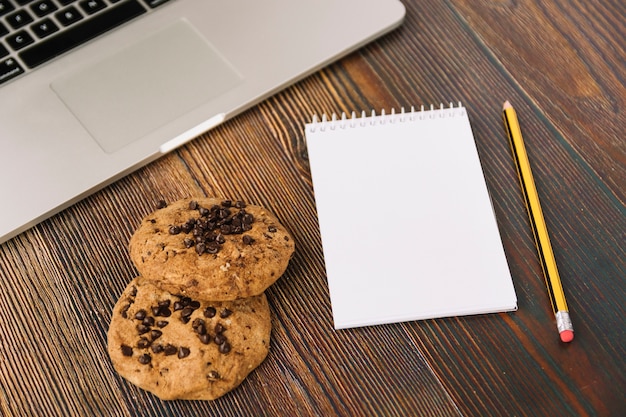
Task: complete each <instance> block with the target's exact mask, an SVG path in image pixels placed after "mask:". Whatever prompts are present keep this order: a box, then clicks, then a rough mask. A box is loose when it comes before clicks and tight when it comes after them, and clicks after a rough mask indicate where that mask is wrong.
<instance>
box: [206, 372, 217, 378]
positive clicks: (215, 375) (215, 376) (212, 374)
mask: <svg viewBox="0 0 626 417" xmlns="http://www.w3.org/2000/svg"><path fill="white" fill-rule="evenodd" d="M206 376H207V378H209V379H220V374H219V372H217V371H209V373H208V374H207V375H206Z"/></svg>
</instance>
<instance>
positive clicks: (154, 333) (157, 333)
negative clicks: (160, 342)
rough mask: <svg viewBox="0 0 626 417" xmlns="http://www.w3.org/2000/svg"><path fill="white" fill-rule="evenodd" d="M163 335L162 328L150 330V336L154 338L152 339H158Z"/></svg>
mask: <svg viewBox="0 0 626 417" xmlns="http://www.w3.org/2000/svg"><path fill="white" fill-rule="evenodd" d="M162 335H163V332H162V331H161V330H156V329H154V330H151V331H150V337H151V338H152V340H153V341H154V340H157V339H158V338H159V337H161V336H162Z"/></svg>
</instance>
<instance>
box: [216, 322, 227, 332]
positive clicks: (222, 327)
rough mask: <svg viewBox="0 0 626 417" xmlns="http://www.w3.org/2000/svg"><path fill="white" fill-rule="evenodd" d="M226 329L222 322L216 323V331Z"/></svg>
mask: <svg viewBox="0 0 626 417" xmlns="http://www.w3.org/2000/svg"><path fill="white" fill-rule="evenodd" d="M224 330H226V328H225V327H224V326H223V325H222V324H221V323H217V324H216V325H215V333H224Z"/></svg>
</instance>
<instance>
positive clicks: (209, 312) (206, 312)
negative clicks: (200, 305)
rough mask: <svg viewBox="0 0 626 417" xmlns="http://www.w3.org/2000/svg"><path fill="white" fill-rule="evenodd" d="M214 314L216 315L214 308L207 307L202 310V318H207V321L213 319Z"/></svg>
mask: <svg viewBox="0 0 626 417" xmlns="http://www.w3.org/2000/svg"><path fill="white" fill-rule="evenodd" d="M215 313H216V310H215V307H211V306H209V307H207V308H205V309H204V317H207V318H209V319H210V318H212V317H215Z"/></svg>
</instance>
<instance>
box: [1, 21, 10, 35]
mask: <svg viewBox="0 0 626 417" xmlns="http://www.w3.org/2000/svg"><path fill="white" fill-rule="evenodd" d="M7 33H9V29H7V27H6V26H4V24H3V23H2V22H0V36H4V35H6V34H7Z"/></svg>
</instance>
